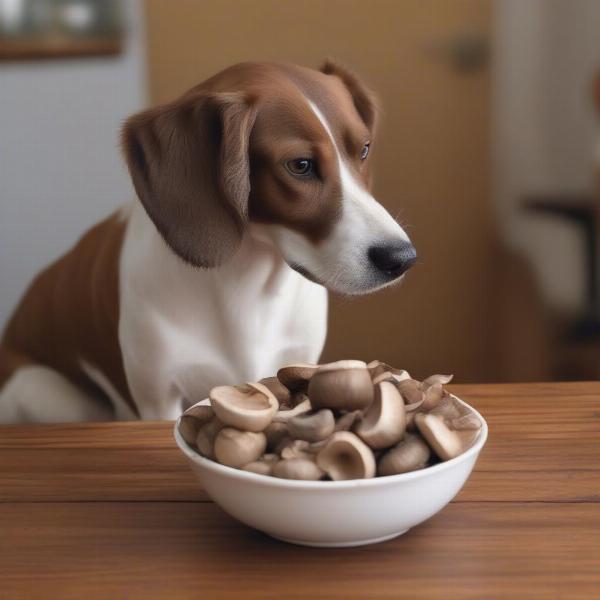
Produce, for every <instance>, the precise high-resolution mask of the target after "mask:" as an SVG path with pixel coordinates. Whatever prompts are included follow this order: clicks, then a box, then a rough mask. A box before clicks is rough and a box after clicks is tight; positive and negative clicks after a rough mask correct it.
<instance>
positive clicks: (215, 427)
mask: <svg viewBox="0 0 600 600" xmlns="http://www.w3.org/2000/svg"><path fill="white" fill-rule="evenodd" d="M223 427H225V425H224V424H223V423H222V422H221V421H219V419H217V418H216V417H215V418H213V419H212V420H211V421H209V422H208V423H205V424H204V425H202V426H201V427H200V429H198V435H197V436H196V447H197V448H198V451H199V452H200V454H202V456H206V458H210V459H214V457H215V452H214V446H215V438H216V437H217V434H218V433H219V431H221V429H223Z"/></svg>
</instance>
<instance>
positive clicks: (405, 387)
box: [395, 379, 425, 410]
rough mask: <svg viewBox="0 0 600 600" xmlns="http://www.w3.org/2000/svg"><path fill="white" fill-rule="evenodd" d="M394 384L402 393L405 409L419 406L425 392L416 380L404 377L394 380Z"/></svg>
mask: <svg viewBox="0 0 600 600" xmlns="http://www.w3.org/2000/svg"><path fill="white" fill-rule="evenodd" d="M395 385H396V387H397V388H398V390H399V392H400V394H401V395H402V399H403V400H404V404H406V408H407V410H415V408H418V407H419V406H421V404H422V403H423V401H424V400H425V394H424V393H423V390H422V389H421V385H420V384H419V382H418V381H416V380H414V379H404V380H402V381H398V382H396V384H395Z"/></svg>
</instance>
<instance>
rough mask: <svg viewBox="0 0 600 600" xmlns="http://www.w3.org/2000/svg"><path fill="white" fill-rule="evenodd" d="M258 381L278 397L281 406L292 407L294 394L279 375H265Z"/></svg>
mask: <svg viewBox="0 0 600 600" xmlns="http://www.w3.org/2000/svg"><path fill="white" fill-rule="evenodd" d="M258 383H260V384H261V385H264V386H265V387H266V388H267V389H268V390H269V391H270V392H271V393H272V394H273V396H275V398H277V402H279V406H280V407H282V406H285V407H288V408H292V394H291V393H290V390H288V389H287V388H286V387H285V385H283V383H281V381H279V379H277V377H265V378H264V379H261V380H260V381H259V382H258Z"/></svg>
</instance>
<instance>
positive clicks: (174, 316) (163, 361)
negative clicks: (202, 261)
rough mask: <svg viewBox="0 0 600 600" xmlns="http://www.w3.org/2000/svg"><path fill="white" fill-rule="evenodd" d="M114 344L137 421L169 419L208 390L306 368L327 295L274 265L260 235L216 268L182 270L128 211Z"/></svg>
mask: <svg viewBox="0 0 600 600" xmlns="http://www.w3.org/2000/svg"><path fill="white" fill-rule="evenodd" d="M120 284H121V316H120V326H119V338H120V343H121V349H122V352H123V358H124V363H125V371H126V374H127V378H128V382H129V385H130V388H131V391H132V394H133V396H134V400H135V401H136V404H137V405H138V407H139V409H140V413H142V417H145V418H173V417H174V416H176V415H177V414H178V412H179V410H180V408H181V407H180V404H181V400H182V399H183V400H185V401H187V402H196V401H199V400H201V399H202V398H203V397H205V396H206V394H207V392H208V390H209V389H210V388H211V387H212V386H214V385H218V384H224V383H239V382H242V381H256V380H258V379H260V378H262V377H266V376H269V375H273V374H274V373H275V371H276V369H277V368H278V367H279V366H281V365H282V364H285V363H289V362H299V361H302V362H315V361H316V360H318V357H319V355H320V353H321V350H322V347H323V344H324V341H325V334H326V319H327V292H326V290H325V289H324V288H323V287H321V286H319V285H317V284H314V283H311V282H310V281H308V280H307V279H305V278H304V277H302V276H301V275H299V274H298V273H296V272H295V271H293V270H292V269H290V268H289V267H288V266H287V264H286V263H285V262H284V261H283V259H282V258H281V256H280V255H279V253H278V251H277V250H276V248H275V247H274V246H273V245H272V243H270V242H269V241H268V240H267V239H263V238H262V237H261V235H260V233H258V234H257V233H256V232H253V233H251V234H249V235H247V236H246V238H245V239H244V241H243V243H242V246H241V248H240V250H239V252H238V253H237V254H236V255H235V256H234V257H233V259H232V260H230V261H229V262H228V263H227V264H226V265H224V266H222V267H220V268H218V269H211V270H200V269H196V268H194V267H191V266H189V265H187V264H186V263H184V262H183V261H181V260H180V259H179V258H178V257H176V256H175V255H174V254H173V253H172V252H171V250H170V249H169V248H168V247H167V246H166V244H165V243H164V242H163V240H162V238H161V237H160V236H159V235H158V233H157V232H156V230H155V228H154V226H153V225H152V223H151V222H150V221H149V219H148V218H147V216H146V215H145V213H144V212H143V210H142V209H141V208H140V207H136V208H134V210H133V211H132V214H131V222H130V223H129V226H128V231H127V235H126V238H125V243H124V247H123V254H122V261H121V273H120Z"/></svg>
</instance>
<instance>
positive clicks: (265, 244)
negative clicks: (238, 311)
mask: <svg viewBox="0 0 600 600" xmlns="http://www.w3.org/2000/svg"><path fill="white" fill-rule="evenodd" d="M122 215H123V217H124V218H127V219H129V225H128V234H127V237H126V241H125V247H124V252H123V258H122V263H121V264H122V271H123V270H126V271H127V272H128V275H129V276H133V278H134V280H135V279H141V278H143V279H144V280H149V279H153V280H155V282H156V283H157V284H159V285H160V284H161V279H162V278H163V277H166V279H167V280H169V281H172V282H174V281H175V280H176V282H177V284H179V285H184V286H188V285H189V284H193V283H194V282H198V281H200V280H201V281H202V282H203V284H206V283H207V282H208V281H210V282H211V287H212V286H213V285H214V286H215V287H214V288H213V291H214V292H217V291H218V292H220V293H222V294H230V293H231V294H235V293H236V292H235V290H238V292H239V290H240V288H241V286H244V287H245V290H246V291H251V292H252V293H253V294H256V295H258V296H260V295H263V294H264V295H272V294H274V293H277V290H278V289H279V288H280V287H281V285H283V284H284V283H285V282H286V281H287V280H288V279H289V278H290V277H292V278H296V277H299V276H298V274H297V273H295V272H294V271H293V270H292V269H291V268H290V267H289V266H288V264H287V263H286V262H285V260H284V259H283V257H282V255H281V252H280V251H279V249H278V248H277V246H276V245H275V243H274V242H273V240H272V238H271V237H270V236H269V234H268V229H267V226H264V225H260V224H254V223H251V224H249V225H248V226H247V228H246V232H245V235H244V238H243V240H242V243H241V245H240V248H239V250H238V251H237V252H236V253H235V254H234V256H233V257H232V258H231V259H230V260H229V261H227V263H225V264H223V265H221V266H219V267H215V268H212V269H200V268H197V267H194V266H192V265H189V264H187V263H186V262H185V261H183V260H182V259H181V258H179V257H178V256H177V255H176V254H175V253H174V252H173V251H172V250H171V248H169V247H168V246H167V244H166V243H165V241H164V240H163V239H162V237H161V236H160V234H159V233H158V231H157V230H156V227H155V226H154V224H153V223H152V221H151V220H150V218H149V217H148V215H147V214H146V211H145V210H144V209H143V207H142V206H141V204H140V203H139V202H137V201H136V202H134V203H133V204H132V205H129V206H128V207H127V208H124V209H123V210H122ZM134 240H135V242H134ZM134 265H135V272H133V273H132V272H131V267H133V266H134ZM148 275H150V277H148ZM177 275H178V276H179V277H177ZM121 277H122V279H121V281H122V285H123V286H127V285H129V284H130V283H131V281H130V280H128V281H123V273H122V274H121ZM148 284H149V285H152V284H151V283H149V282H148ZM165 291H167V290H165ZM172 291H174V290H172Z"/></svg>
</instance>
